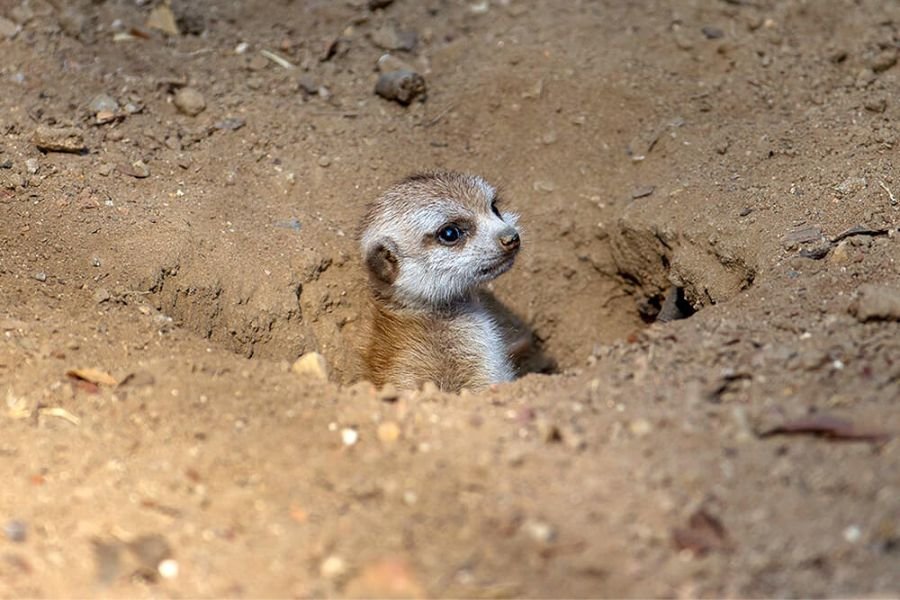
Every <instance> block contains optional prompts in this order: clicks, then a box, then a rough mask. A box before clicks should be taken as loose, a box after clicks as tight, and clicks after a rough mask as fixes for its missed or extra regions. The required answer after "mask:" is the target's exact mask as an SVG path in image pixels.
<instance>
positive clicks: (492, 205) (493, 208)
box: [491, 200, 503, 219]
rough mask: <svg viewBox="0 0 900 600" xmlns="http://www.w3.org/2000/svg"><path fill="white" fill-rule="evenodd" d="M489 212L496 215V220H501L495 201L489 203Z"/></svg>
mask: <svg viewBox="0 0 900 600" xmlns="http://www.w3.org/2000/svg"><path fill="white" fill-rule="evenodd" d="M491 212H492V213H494V214H495V215H497V218H498V219H503V215H501V214H500V209H499V208H497V201H496V200H494V201H493V202H491Z"/></svg>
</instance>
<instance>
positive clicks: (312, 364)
mask: <svg viewBox="0 0 900 600" xmlns="http://www.w3.org/2000/svg"><path fill="white" fill-rule="evenodd" d="M291 370H292V371H293V372H294V373H297V374H298V375H303V376H305V377H306V376H308V377H312V378H314V379H321V380H322V381H327V380H328V365H327V363H326V362H325V357H324V356H322V355H321V354H319V353H318V352H307V353H306V354H304V355H303V356H301V357H300V358H298V359H297V360H296V361H294V364H293V365H291Z"/></svg>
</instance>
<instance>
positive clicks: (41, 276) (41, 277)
mask: <svg viewBox="0 0 900 600" xmlns="http://www.w3.org/2000/svg"><path fill="white" fill-rule="evenodd" d="M34 278H35V279H37V280H38V281H47V274H46V273H44V272H43V271H38V272H37V273H35V274H34Z"/></svg>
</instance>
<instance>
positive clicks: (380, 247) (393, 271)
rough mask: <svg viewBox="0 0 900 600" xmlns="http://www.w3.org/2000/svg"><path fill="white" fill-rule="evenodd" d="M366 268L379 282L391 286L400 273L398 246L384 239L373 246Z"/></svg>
mask: <svg viewBox="0 0 900 600" xmlns="http://www.w3.org/2000/svg"><path fill="white" fill-rule="evenodd" d="M366 266H367V267H368V268H369V272H370V273H371V274H372V275H373V276H374V277H375V278H376V279H378V280H379V281H383V282H384V283H386V284H388V285H390V284H392V283H394V280H395V279H397V275H398V274H399V273H400V265H399V264H398V262H397V244H395V243H394V242H393V241H391V240H389V239H386V238H382V239H380V240H378V241H377V242H375V243H374V244H372V246H371V247H370V248H369V251H368V252H367V253H366Z"/></svg>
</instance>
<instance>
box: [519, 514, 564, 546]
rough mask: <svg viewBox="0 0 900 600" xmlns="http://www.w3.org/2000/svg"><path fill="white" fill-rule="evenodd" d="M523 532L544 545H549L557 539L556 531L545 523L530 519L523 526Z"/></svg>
mask: <svg viewBox="0 0 900 600" xmlns="http://www.w3.org/2000/svg"><path fill="white" fill-rule="evenodd" d="M522 530H523V531H524V532H525V533H526V534H528V537H530V538H531V539H533V540H534V541H536V542H540V543H542V544H549V543H550V542H552V541H553V540H555V539H556V529H554V528H553V526H552V525H550V524H549V523H545V522H544V521H535V520H532V519H529V520H527V521H525V523H523V524H522Z"/></svg>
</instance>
